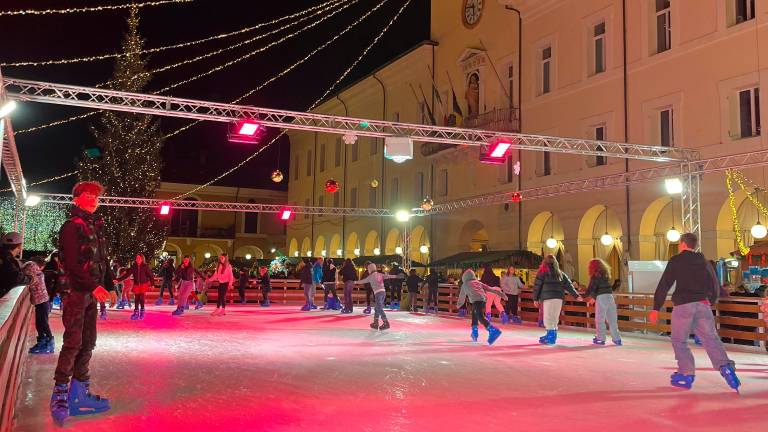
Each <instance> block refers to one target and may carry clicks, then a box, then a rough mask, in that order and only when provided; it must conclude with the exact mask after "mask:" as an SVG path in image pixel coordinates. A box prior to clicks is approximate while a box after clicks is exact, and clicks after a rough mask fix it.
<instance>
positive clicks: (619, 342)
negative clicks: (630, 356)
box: [613, 339, 624, 346]
mask: <svg viewBox="0 0 768 432" xmlns="http://www.w3.org/2000/svg"><path fill="white" fill-rule="evenodd" d="M613 344H614V345H616V346H622V345H624V342H622V341H621V339H613Z"/></svg>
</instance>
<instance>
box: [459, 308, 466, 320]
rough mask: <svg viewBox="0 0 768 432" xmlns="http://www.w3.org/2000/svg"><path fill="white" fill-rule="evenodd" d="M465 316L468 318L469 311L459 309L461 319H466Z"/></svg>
mask: <svg viewBox="0 0 768 432" xmlns="http://www.w3.org/2000/svg"><path fill="white" fill-rule="evenodd" d="M465 316H467V310H466V309H459V318H464V317H465Z"/></svg>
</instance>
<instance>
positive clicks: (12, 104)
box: [0, 100, 16, 118]
mask: <svg viewBox="0 0 768 432" xmlns="http://www.w3.org/2000/svg"><path fill="white" fill-rule="evenodd" d="M15 109H16V101H15V100H9V101H8V102H6V103H4V104H3V106H2V107H0V118H3V117H5V116H7V115H8V114H10V113H11V111H13V110H15Z"/></svg>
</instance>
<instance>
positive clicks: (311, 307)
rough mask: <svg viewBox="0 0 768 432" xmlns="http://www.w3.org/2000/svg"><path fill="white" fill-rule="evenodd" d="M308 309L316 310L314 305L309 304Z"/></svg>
mask: <svg viewBox="0 0 768 432" xmlns="http://www.w3.org/2000/svg"><path fill="white" fill-rule="evenodd" d="M309 308H310V309H312V310H315V309H317V305H316V304H314V303H310V304H309Z"/></svg>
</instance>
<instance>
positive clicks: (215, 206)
mask: <svg viewBox="0 0 768 432" xmlns="http://www.w3.org/2000/svg"><path fill="white" fill-rule="evenodd" d="M39 196H40V199H41V202H48V203H54V204H70V203H71V202H72V195H65V194H41V195H39ZM99 201H100V204H101V205H102V206H116V207H144V208H156V209H159V208H160V205H161V204H163V203H170V205H171V208H172V209H173V210H205V211H228V212H232V211H233V212H252V213H280V212H282V211H283V210H286V209H288V210H291V211H292V212H293V213H296V214H313V215H324V216H394V214H395V212H394V211H392V210H389V209H375V208H333V207H307V206H290V205H281V204H249V203H237V202H215V201H186V200H164V199H159V198H126V197H109V196H107V197H101V198H100V199H99Z"/></svg>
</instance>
